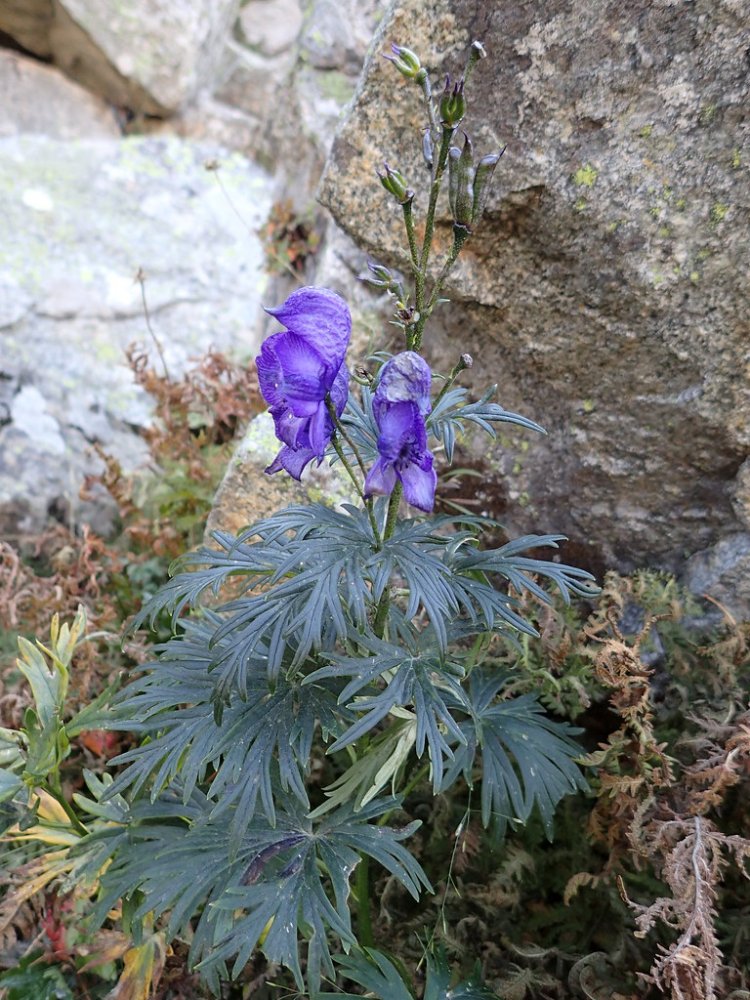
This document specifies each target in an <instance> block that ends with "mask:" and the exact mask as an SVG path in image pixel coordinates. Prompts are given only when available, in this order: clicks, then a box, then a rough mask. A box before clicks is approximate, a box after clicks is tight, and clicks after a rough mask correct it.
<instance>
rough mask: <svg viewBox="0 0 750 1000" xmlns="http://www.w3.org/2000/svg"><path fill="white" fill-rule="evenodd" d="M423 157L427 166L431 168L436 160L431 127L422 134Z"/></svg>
mask: <svg viewBox="0 0 750 1000" xmlns="http://www.w3.org/2000/svg"><path fill="white" fill-rule="evenodd" d="M422 156H423V157H424V162H425V163H426V164H427V166H428V167H431V166H432V161H433V159H434V148H433V145H432V132H431V131H430V129H429V127H428V128H426V129H425V130H424V132H423V134H422Z"/></svg>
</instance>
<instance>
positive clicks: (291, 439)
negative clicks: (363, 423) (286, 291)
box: [256, 288, 437, 512]
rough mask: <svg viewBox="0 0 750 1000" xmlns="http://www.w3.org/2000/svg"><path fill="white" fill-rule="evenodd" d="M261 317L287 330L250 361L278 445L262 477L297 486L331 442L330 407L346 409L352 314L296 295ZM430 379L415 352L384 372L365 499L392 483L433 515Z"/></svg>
mask: <svg viewBox="0 0 750 1000" xmlns="http://www.w3.org/2000/svg"><path fill="white" fill-rule="evenodd" d="M266 311H267V312H268V313H270V315H271V316H274V317H275V318H276V319H278V320H279V322H280V323H282V324H283V325H284V326H285V327H286V330H285V331H284V332H282V333H275V334H272V335H271V336H270V337H268V338H267V340H265V341H264V343H263V346H262V347H261V352H260V355H259V356H258V358H257V359H256V363H257V366H258V382H259V384H260V390H261V392H262V393H263V397H264V399H265V400H266V402H267V403H268V405H269V408H270V412H271V415H272V417H273V419H274V425H275V429H276V436H277V437H278V439H279V440H280V441H281V442H282V444H283V446H284V447H283V448H282V449H281V451H280V452H279V453H278V455H277V456H276V458H275V459H274V461H273V462H272V463H271V465H269V467H268V468H267V469H266V472H268V473H274V472H278V471H279V470H280V469H285V470H286V471H287V472H288V473H289V474H290V475H291V476H294V478H295V479H299V478H300V476H301V474H302V471H303V469H304V468H305V466H306V465H308V464H309V463H310V462H311V461H312V460H313V459H314V458H317V459H318V461H320V460H322V458H323V455H324V454H325V450H326V448H327V447H328V445H329V444H330V442H331V438H332V436H333V433H334V422H333V418H332V415H331V413H330V410H329V401H330V404H332V406H333V409H334V410H335V413H336V415H337V416H339V417H340V416H341V414H342V413H343V411H344V407H345V406H346V400H347V397H348V394H349V373H348V371H347V369H346V366H345V364H344V355H345V353H346V348H347V345H348V343H349V337H350V334H351V315H350V313H349V309H348V307H347V305H346V303H345V302H344V300H343V299H342V298H341V297H340V296H338V295H336V293H335V292H331V291H329V290H328V289H327V288H301V289H299V291H297V292H294V294H292V295H290V296H289V298H288V299H287V300H286V302H285V303H284V304H283V305H282V306H280V307H279V308H278V309H268V310H266ZM431 378H432V376H431V372H430V369H429V366H428V365H427V363H426V362H425V361H424V359H423V358H422V357H420V355H419V354H416V353H415V352H414V351H404V352H403V353H401V354H397V355H396V356H395V357H393V358H391V360H390V361H388V362H387V364H386V365H385V366H384V367H383V371H382V373H381V376H380V382H379V383H378V387H377V389H376V391H375V395H374V398H373V414H374V417H375V421H376V423H377V426H378V431H379V436H378V453H379V458H378V460H377V461H376V462H375V465H374V466H373V467H372V468H371V469H370V471H369V473H368V474H367V478H366V480H365V484H364V493H365V496H371V495H372V494H373V493H382V494H384V495H388V494H390V493H392V492H393V489H394V487H395V485H396V482H397V481H399V482H401V483H402V485H403V489H404V497H405V498H406V500H407V501H408V503H410V504H412V506H414V507H417V508H418V509H419V510H423V511H426V512H429V511H431V510H432V508H433V506H434V503H435V485H436V482H437V476H436V474H435V470H434V469H433V457H432V453H431V452H430V451H429V449H428V448H427V430H426V427H425V417H426V416H427V414H428V413H429V412H430V408H431V406H430V382H431Z"/></svg>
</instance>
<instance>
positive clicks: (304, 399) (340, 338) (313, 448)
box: [256, 288, 351, 479]
mask: <svg viewBox="0 0 750 1000" xmlns="http://www.w3.org/2000/svg"><path fill="white" fill-rule="evenodd" d="M266 311H267V312H268V313H270V314H271V315H272V316H275V317H276V318H277V319H278V320H279V321H280V322H281V323H283V324H284V326H286V327H287V329H286V331H285V332H282V333H274V334H272V336H270V337H268V338H267V339H266V340H265V341H264V342H263V345H262V346H261V350H260V354H259V355H258V357H257V358H256V364H257V367H258V384H259V386H260V391H261V393H262V394H263V398H264V399H265V400H266V402H267V403H268V405H269V409H270V412H271V416H272V417H273V420H274V427H275V431H276V437H277V438H278V439H279V440H280V441H281V442H282V443H283V444H284V447H283V448H282V449H281V451H280V452H279V453H278V455H277V456H276V458H275V459H274V461H273V462H272V463H271V465H269V466H268V468H267V469H266V472H268V473H269V474H273V473H274V472H278V471H279V470H280V469H285V470H286V471H287V472H288V473H289V474H290V475H291V476H293V477H294V478H295V479H299V478H300V476H301V474H302V471H303V469H304V468H305V466H306V465H307V464H308V463H309V462H311V461H312V460H313V459H314V458H317V459H318V461H321V460H322V458H323V455H324V454H325V450H326V448H327V447H328V444H329V443H330V440H331V436H332V434H333V421H332V420H331V416H330V414H329V413H328V410H327V408H326V402H325V400H326V396H327V395H328V394H329V393H330V396H331V401H332V402H333V405H334V407H335V410H336V413H337V415H338V416H341V414H342V412H343V410H344V407H345V406H346V400H347V397H348V395H349V372H348V371H347V370H346V366H345V364H344V356H345V354H346V348H347V344H348V343H349V337H350V334H351V316H350V314H349V309H348V307H347V305H346V303H345V302H344V300H343V299H342V298H341V297H340V296H338V295H336V293H335V292H331V291H329V290H328V289H327V288H301V289H299V291H297V292H294V293H293V294H292V295H290V296H289V298H288V299H287V300H286V302H285V303H284V304H283V305H282V306H279V307H278V308H277V309H267V310H266Z"/></svg>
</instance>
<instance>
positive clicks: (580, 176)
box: [321, 0, 750, 569]
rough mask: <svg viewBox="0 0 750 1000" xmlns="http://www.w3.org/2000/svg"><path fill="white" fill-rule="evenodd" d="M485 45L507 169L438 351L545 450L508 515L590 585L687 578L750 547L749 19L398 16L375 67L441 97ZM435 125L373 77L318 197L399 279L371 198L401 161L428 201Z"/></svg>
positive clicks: (404, 87) (715, 11) (388, 26)
mask: <svg viewBox="0 0 750 1000" xmlns="http://www.w3.org/2000/svg"><path fill="white" fill-rule="evenodd" d="M475 38H478V39H481V40H482V41H483V42H484V44H485V47H486V49H487V51H488V52H489V53H490V55H491V58H490V59H487V60H484V61H482V62H480V64H479V65H478V67H477V68H476V70H475V72H474V76H473V77H472V80H471V83H470V86H469V88H467V89H468V96H469V101H470V104H469V108H470V110H469V115H468V117H467V119H466V120H465V121H464V127H466V128H467V129H468V130H469V131H470V132H471V135H472V139H473V140H474V144H475V150H476V151H477V153H478V155H483V154H484V153H486V152H489V151H491V150H493V149H497V148H498V147H499V146H501V145H505V144H506V143H507V151H506V153H505V155H504V157H503V159H502V160H501V162H500V166H499V167H498V170H497V173H496V175H495V182H494V188H493V191H492V194H491V196H490V200H489V205H488V211H487V213H486V218H485V221H484V222H483V224H482V226H481V229H480V230H479V231H478V232H477V233H476V235H475V236H474V237H473V238H472V239H471V242H470V243H469V245H468V248H467V251H466V253H465V255H464V256H463V257H462V258H461V262H460V266H459V267H458V268H457V270H456V271H455V273H454V275H453V278H452V280H451V282H450V284H449V289H448V294H449V295H450V296H451V298H452V299H453V301H454V303H460V305H455V306H453V307H447V308H446V309H445V311H444V312H443V313H442V314H440V319H439V324H438V329H437V330H436V331H435V332H433V333H432V334H429V337H430V339H429V342H428V344H427V348H428V351H429V352H431V353H432V355H433V357H434V358H435V359H436V360H439V361H440V362H441V363H442V366H443V368H444V369H447V368H448V367H450V365H451V364H452V363H453V361H454V359H455V355H456V354H457V352H458V350H459V349H460V350H467V349H468V350H469V351H471V353H472V354H473V355H474V356H475V359H476V364H475V367H474V369H473V373H472V374H473V375H474V382H475V385H476V387H477V389H479V388H481V387H482V386H483V385H484V384H485V383H486V382H487V381H493V382H494V381H497V382H498V383H499V385H500V396H499V400H500V402H501V403H502V404H503V405H504V406H506V407H508V408H510V409H517V410H520V411H521V412H522V413H524V414H526V415H528V416H531V417H532V418H534V419H536V420H538V421H539V422H540V423H541V424H543V425H544V426H545V427H546V428H547V430H548V431H549V436H548V437H547V438H546V439H543V440H540V439H536V440H534V439H530V438H529V436H525V437H526V438H527V439H526V440H523V441H522V440H521V439H520V438H516V437H515V436H512V435H511V436H507V437H504V438H502V440H501V444H502V447H499V448H498V449H496V456H497V457H496V458H492V459H488V460H486V461H484V463H483V466H484V468H485V471H486V473H487V475H488V477H491V476H493V475H495V476H496V478H497V484H496V487H495V489H494V491H493V492H494V497H495V499H494V501H493V502H492V503H490V508H491V509H492V510H493V512H494V513H495V514H496V515H498V516H500V517H501V518H502V519H503V520H504V521H505V522H506V523H507V524H509V525H510V526H513V527H515V528H522V529H523V528H525V529H530V528H535V529H542V530H562V531H565V532H566V533H567V534H569V535H570V536H571V538H572V539H574V540H575V541H576V542H577V543H578V545H579V546H588V547H590V551H591V556H592V560H591V561H592V562H596V559H595V558H594V556H596V555H598V556H600V557H601V558H603V560H604V561H605V562H606V563H608V564H609V565H619V566H620V567H622V568H626V569H627V568H629V567H632V566H633V565H637V564H644V563H648V564H651V565H660V566H663V567H665V568H671V569H675V568H679V567H680V566H681V565H682V564H683V561H684V559H685V558H686V557H687V556H689V555H690V554H691V553H695V552H697V551H699V550H704V549H707V548H708V547H710V546H712V545H714V544H717V543H721V542H722V539H728V538H731V537H736V535H737V533H738V532H742V531H743V530H744V531H746V530H747V528H746V525H743V524H742V523H741V521H740V520H738V514H737V513H736V511H735V509H733V506H732V495H733V493H736V488H735V485H734V480H735V476H736V475H737V472H738V470H739V468H740V466H741V464H742V462H743V459H744V458H745V456H746V455H747V454H748V450H749V448H750V358H749V357H748V345H749V344H750V329H749V327H748V309H747V284H746V283H747V274H748V269H749V268H750V240H749V239H748V231H749V223H750V217H749V216H750V213H749V209H748V206H750V169H749V161H748V152H747V148H748V147H747V139H748V132H749V131H750V125H749V123H748V117H747V107H748V101H749V100H750V83H749V77H748V66H747V51H748V45H749V44H750V11H749V10H748V7H747V5H746V4H744V3H742V2H741V0H719V2H717V0H696V2H695V3H691V4H689V5H679V6H674V5H672V4H669V3H653V2H652V0H629V2H627V3H626V2H624V0H616V2H613V3H609V4H591V3H589V2H588V0H564V2H563V0H530V2H527V3H523V4H519V3H515V2H511V0H497V2H495V3H492V4H489V3H488V4H477V3H475V2H474V0H430V2H429V3H422V2H421V0H398V2H397V3H396V4H395V5H394V7H393V9H392V10H391V12H390V13H389V15H388V16H387V17H386V19H385V23H384V24H383V28H382V31H381V40H380V45H379V48H380V50H381V51H386V48H387V45H386V42H389V41H391V40H396V41H398V42H399V43H400V44H402V45H407V46H410V47H412V48H415V49H418V50H419V51H420V54H421V56H422V59H423V62H424V63H425V64H426V65H428V66H429V67H430V68H431V69H433V70H434V73H433V80H434V81H435V82H436V83H437V81H439V80H440V78H441V74H442V75H444V74H445V73H447V72H449V73H451V74H454V75H459V74H460V72H461V70H462V67H463V65H464V61H465V55H466V52H467V49H468V46H469V44H470V42H471V41H472V40H473V39H475ZM377 48H378V46H376V49H377ZM422 124H423V122H422V108H421V102H420V95H419V91H418V89H417V88H416V87H414V86H413V85H410V84H409V83H407V82H406V81H405V80H403V79H402V78H401V77H400V76H399V75H398V73H397V72H396V71H395V70H394V69H393V67H392V66H391V65H390V64H389V63H388V62H386V61H385V60H383V59H382V58H381V57H380V56H378V55H374V56H372V57H371V59H370V61H369V64H368V65H367V67H366V69H365V79H364V83H363V85H362V87H361V89H360V90H359V92H358V95H357V98H356V101H355V103H354V106H353V108H352V109H351V111H350V113H349V115H348V118H347V121H346V122H345V124H344V126H343V128H342V129H341V130H340V131H339V133H338V136H337V138H336V141H335V144H334V147H333V152H332V155H331V158H330V160H329V163H328V166H327V171H326V174H325V176H324V180H323V183H322V188H321V198H322V201H323V203H324V204H325V205H327V206H328V207H329V208H330V209H331V211H332V212H333V214H334V216H335V217H336V219H337V221H338V222H339V224H340V225H341V226H342V227H343V228H344V229H345V230H347V232H348V233H349V234H350V235H351V236H352V237H353V238H354V239H355V241H356V242H357V243H358V244H359V245H360V246H361V247H364V248H365V249H366V250H368V251H369V252H371V253H378V254H379V256H380V257H381V258H384V259H385V261H386V263H387V262H389V261H390V262H396V263H400V264H401V266H402V267H403V268H404V269H405V263H406V258H405V255H404V252H403V249H402V248H403V245H404V241H403V237H402V234H401V226H400V212H399V211H398V210H397V207H396V206H394V205H393V203H392V202H390V203H389V202H388V200H387V198H386V196H385V195H384V192H383V191H382V190H381V189H380V187H379V185H378V184H377V183H373V175H374V170H375V167H376V166H377V165H379V163H381V162H382V160H383V159H387V160H388V161H389V162H390V163H391V164H392V165H394V166H398V168H399V169H401V170H402V172H403V173H404V174H405V175H406V177H407V179H408V180H409V181H410V183H411V186H412V187H415V188H416V187H417V186H418V185H419V187H420V189H422V190H424V188H425V187H426V184H425V183H423V181H424V166H423V164H422V162H421V156H420V155H419V151H420V142H419V128H420V127H421V125H422ZM423 210H424V203H423V202H419V200H418V201H417V203H416V207H415V212H416V214H417V217H418V218H420V217H423ZM441 211H442V216H441V221H440V224H439V226H438V232H437V237H438V246H441V247H444V246H445V245H446V243H447V242H448V240H449V239H450V224H449V220H448V218H447V212H448V209H447V204H445V205H444V206H443V207H442V209H441ZM383 250H384V253H382V252H381V251H383ZM436 319H437V317H436ZM457 340H460V345H459V346H458V347H457ZM483 447H484V445H483ZM736 506H737V505H736V503H735V507H736ZM722 552H723V550H722ZM723 555H724V556H725V557H726V553H723ZM724 562H726V558H724ZM721 563H722V558H721V555H720V556H717V558H716V559H714V560H713V562H712V566H717V565H720V564H721Z"/></svg>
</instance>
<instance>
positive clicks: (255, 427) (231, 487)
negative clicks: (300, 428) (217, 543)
mask: <svg viewBox="0 0 750 1000" xmlns="http://www.w3.org/2000/svg"><path fill="white" fill-rule="evenodd" d="M279 447H280V445H279V442H278V440H277V439H276V437H275V434H274V428H273V419H272V418H271V415H270V414H269V413H261V414H260V415H259V416H257V417H255V418H254V419H253V420H251V421H250V425H249V427H248V429H247V432H246V434H245V436H244V438H243V439H242V441H241V442H240V446H239V447H238V449H237V451H236V452H235V454H234V456H233V458H232V462H231V464H230V466H229V468H228V469H227V472H226V475H225V476H224V481H223V482H222V484H221V486H220V487H219V490H218V492H217V494H216V499H215V500H214V505H213V508H212V510H211V514H210V515H209V518H208V523H207V524H206V542H207V543H208V544H211V533H212V532H213V531H228V532H230V533H231V534H234V535H237V534H239V533H240V532H241V531H242V529H243V528H246V527H247V526H248V525H250V524H254V523H255V522H256V521H259V520H261V519H262V518H264V517H268V515H269V514H271V513H273V512H274V511H277V510H282V509H283V508H284V507H289V506H290V505H291V504H295V503H309V502H310V501H314V502H319V503H326V504H328V505H329V506H331V507H335V506H337V505H338V504H342V503H351V504H355V505H356V504H357V503H358V502H359V501H358V498H357V496H356V494H355V493H354V490H353V489H352V486H351V482H350V481H349V480H348V479H347V477H346V474H345V473H344V472H343V470H342V468H341V466H340V465H338V464H337V465H335V466H332V465H330V464H329V463H328V462H324V463H323V464H322V465H320V466H318V465H316V464H315V462H312V463H311V464H310V465H309V466H308V467H307V469H305V471H304V472H303V474H302V481H301V482H299V483H298V482H297V481H296V480H294V479H292V477H291V476H288V475H286V473H283V472H282V473H280V474H279V473H277V474H275V475H273V476H268V475H266V474H265V472H264V470H265V468H266V466H268V465H270V464H271V462H272V461H273V460H274V458H275V456H276V453H277V452H278V450H279Z"/></svg>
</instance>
